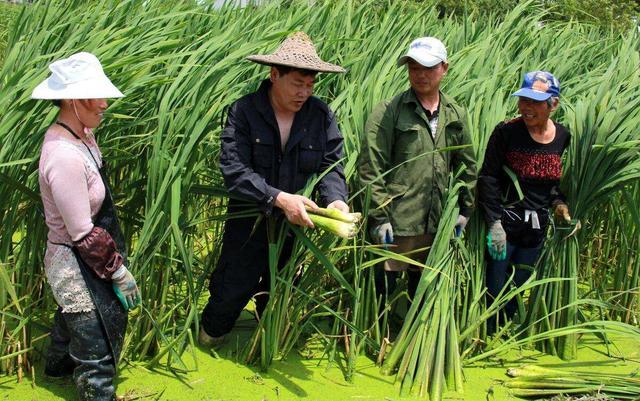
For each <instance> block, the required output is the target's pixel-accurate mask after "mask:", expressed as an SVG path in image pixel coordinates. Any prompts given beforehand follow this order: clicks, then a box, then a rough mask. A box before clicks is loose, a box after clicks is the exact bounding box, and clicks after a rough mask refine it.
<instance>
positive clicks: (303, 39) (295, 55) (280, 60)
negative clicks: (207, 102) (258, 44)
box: [247, 32, 347, 72]
mask: <svg viewBox="0 0 640 401" xmlns="http://www.w3.org/2000/svg"><path fill="white" fill-rule="evenodd" d="M247 60H251V61H254V62H256V63H259V64H265V65H284V66H287V67H294V68H301V69H305V70H311V71H318V72H347V70H345V69H344V68H342V67H340V66H339V65H335V64H331V63H327V62H326V61H322V60H321V59H320V57H319V56H318V53H317V52H316V47H315V46H314V45H313V43H312V42H311V39H310V38H309V36H307V34H306V33H304V32H296V33H294V34H292V35H291V36H289V37H288V38H286V39H285V40H284V42H282V44H281V45H280V47H278V49H276V51H275V52H273V53H272V54H253V55H251V56H247Z"/></svg>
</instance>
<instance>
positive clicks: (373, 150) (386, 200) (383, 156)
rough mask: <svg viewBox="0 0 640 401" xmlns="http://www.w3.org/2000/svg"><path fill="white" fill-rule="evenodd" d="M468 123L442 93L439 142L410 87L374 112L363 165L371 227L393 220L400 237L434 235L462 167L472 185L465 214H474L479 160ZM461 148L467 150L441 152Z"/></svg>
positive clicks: (467, 191)
mask: <svg viewBox="0 0 640 401" xmlns="http://www.w3.org/2000/svg"><path fill="white" fill-rule="evenodd" d="M465 119H466V112H465V110H464V109H463V108H462V107H460V106H458V105H457V104H456V103H455V102H454V101H453V100H452V99H451V98H450V97H448V96H447V95H445V94H443V93H440V111H439V115H438V128H437V130H436V135H435V139H434V138H433V137H432V135H431V132H430V128H429V124H428V119H427V116H426V114H425V112H424V109H423V108H422V106H421V105H420V103H419V101H418V99H417V98H416V96H415V93H414V92H413V90H411V89H409V90H408V91H406V92H403V93H401V94H399V95H397V96H396V97H394V98H393V99H391V100H390V101H384V102H382V103H381V104H379V105H378V106H377V107H376V108H375V109H374V110H373V112H372V113H371V115H370V116H369V119H368V120H367V123H366V125H365V132H364V136H363V138H362V144H361V148H360V160H359V163H358V166H359V167H358V169H359V174H360V179H361V181H362V184H363V185H370V186H371V203H370V204H369V217H370V218H371V219H372V221H371V222H370V224H374V225H378V224H382V223H386V222H390V223H391V226H392V227H393V233H394V235H398V236H409V235H419V234H424V233H428V234H434V233H435V232H436V229H437V227H438V221H439V220H440V216H441V215H442V207H443V205H442V195H443V194H444V191H445V190H446V189H447V187H448V183H449V173H450V172H454V173H455V172H457V171H458V169H460V168H462V174H461V175H460V176H459V177H458V178H459V179H460V180H462V181H463V182H464V183H466V184H467V187H466V189H465V190H463V191H462V193H461V194H460V198H459V200H460V213H461V214H463V215H464V216H466V217H468V216H469V215H470V214H471V208H472V207H473V189H474V187H475V181H476V160H475V156H474V152H473V147H472V146H471V137H470V136H469V131H468V130H467V128H466V121H465ZM457 145H468V146H467V147H465V148H462V149H457V150H448V151H446V150H440V151H439V150H438V149H444V148H447V147H451V146H457ZM410 159H413V160H411V161H408V160H410ZM387 172H388V173H387ZM385 173H387V174H386V175H385Z"/></svg>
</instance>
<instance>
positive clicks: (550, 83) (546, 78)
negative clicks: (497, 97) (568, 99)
mask: <svg viewBox="0 0 640 401" xmlns="http://www.w3.org/2000/svg"><path fill="white" fill-rule="evenodd" d="M511 96H520V97H526V98H529V99H533V100H536V101H538V102H542V101H545V100H547V99H549V98H550V97H559V96H560V81H558V79H557V78H556V77H554V76H553V74H552V73H550V72H547V71H532V72H527V73H526V74H524V79H523V80H522V85H521V86H520V89H518V90H517V91H516V92H514V93H512V94H511Z"/></svg>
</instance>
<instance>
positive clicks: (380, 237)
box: [370, 223, 393, 245]
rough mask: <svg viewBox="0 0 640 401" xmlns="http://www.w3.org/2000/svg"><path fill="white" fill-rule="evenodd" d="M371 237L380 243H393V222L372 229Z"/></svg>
mask: <svg viewBox="0 0 640 401" xmlns="http://www.w3.org/2000/svg"><path fill="white" fill-rule="evenodd" d="M370 234H371V238H373V240H374V241H375V242H376V243H378V244H383V245H387V244H393V227H391V223H383V224H380V225H379V226H376V227H374V228H373V229H372V230H371V233H370Z"/></svg>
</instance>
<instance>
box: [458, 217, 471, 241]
mask: <svg viewBox="0 0 640 401" xmlns="http://www.w3.org/2000/svg"><path fill="white" fill-rule="evenodd" d="M468 222H469V219H468V218H466V217H464V216H463V215H461V214H459V215H458V220H456V225H455V230H456V237H458V236H460V235H462V232H463V231H464V228H465V227H466V226H467V223H468Z"/></svg>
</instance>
